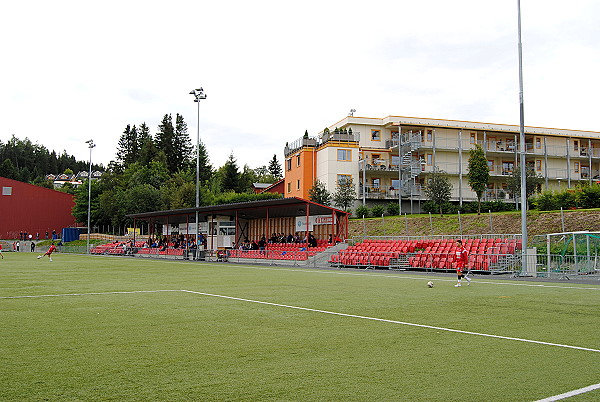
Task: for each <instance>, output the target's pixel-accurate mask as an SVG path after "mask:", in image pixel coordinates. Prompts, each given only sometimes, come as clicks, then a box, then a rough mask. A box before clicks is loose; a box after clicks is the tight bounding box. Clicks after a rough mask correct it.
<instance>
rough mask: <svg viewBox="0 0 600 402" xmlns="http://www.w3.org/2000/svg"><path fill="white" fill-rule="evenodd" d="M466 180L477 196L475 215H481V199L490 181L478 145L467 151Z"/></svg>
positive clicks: (485, 163)
mask: <svg viewBox="0 0 600 402" xmlns="http://www.w3.org/2000/svg"><path fill="white" fill-rule="evenodd" d="M467 178H468V180H469V186H470V187H471V190H473V191H474V192H475V194H477V215H481V197H482V196H483V193H484V191H485V190H486V189H487V185H488V182H489V181H490V168H489V167H488V164H487V159H486V158H485V152H483V148H481V145H479V144H475V148H473V149H471V150H470V151H469V173H467Z"/></svg>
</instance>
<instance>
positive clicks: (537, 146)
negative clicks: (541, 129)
mask: <svg viewBox="0 0 600 402" xmlns="http://www.w3.org/2000/svg"><path fill="white" fill-rule="evenodd" d="M535 149H542V139H541V138H540V137H535Z"/></svg>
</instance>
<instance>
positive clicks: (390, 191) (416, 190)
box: [358, 184, 422, 200]
mask: <svg viewBox="0 0 600 402" xmlns="http://www.w3.org/2000/svg"><path fill="white" fill-rule="evenodd" d="M365 190H366V192H365V198H366V199H379V200H397V199H398V196H399V193H400V192H401V193H402V196H403V197H406V196H410V195H412V197H416V198H418V197H421V195H422V188H421V185H420V184H414V185H409V186H408V188H405V189H403V190H402V191H401V190H400V189H398V188H394V187H392V186H379V187H377V186H366V188H365ZM362 196H363V188H362V186H359V187H358V198H362Z"/></svg>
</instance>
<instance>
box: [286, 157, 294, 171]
mask: <svg viewBox="0 0 600 402" xmlns="http://www.w3.org/2000/svg"><path fill="white" fill-rule="evenodd" d="M285 169H286V170H292V160H291V159H286V160H285Z"/></svg>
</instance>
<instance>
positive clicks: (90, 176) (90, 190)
mask: <svg viewBox="0 0 600 402" xmlns="http://www.w3.org/2000/svg"><path fill="white" fill-rule="evenodd" d="M85 143H86V144H88V147H89V148H90V171H89V173H88V216H87V218H88V219H87V227H88V235H87V253H88V254H89V253H90V235H91V234H92V228H91V227H90V221H91V219H90V217H91V211H92V148H94V147H95V146H96V144H94V141H93V140H87V141H86V142H85Z"/></svg>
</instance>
